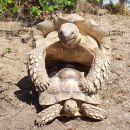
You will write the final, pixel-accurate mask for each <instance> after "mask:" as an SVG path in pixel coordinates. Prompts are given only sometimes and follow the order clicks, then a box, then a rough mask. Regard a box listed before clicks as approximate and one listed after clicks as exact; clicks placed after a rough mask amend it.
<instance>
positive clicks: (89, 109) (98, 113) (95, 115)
mask: <svg viewBox="0 0 130 130" xmlns="http://www.w3.org/2000/svg"><path fill="white" fill-rule="evenodd" d="M82 110H83V113H84V115H85V116H87V117H89V118H91V119H94V120H98V121H101V120H103V119H106V118H107V116H108V114H107V112H106V111H105V110H104V109H102V108H99V107H97V106H93V105H90V104H86V103H84V104H83V105H82Z"/></svg>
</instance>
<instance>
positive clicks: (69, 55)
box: [28, 14, 111, 94]
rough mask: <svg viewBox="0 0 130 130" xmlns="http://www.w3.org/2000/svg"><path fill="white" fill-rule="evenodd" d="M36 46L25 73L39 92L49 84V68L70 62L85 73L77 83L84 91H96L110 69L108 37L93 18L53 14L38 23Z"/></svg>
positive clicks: (34, 36)
mask: <svg viewBox="0 0 130 130" xmlns="http://www.w3.org/2000/svg"><path fill="white" fill-rule="evenodd" d="M37 28H38V30H34V34H33V38H34V42H33V45H35V48H34V49H33V50H31V52H30V53H29V54H28V72H29V75H30V76H31V78H32V81H33V82H34V84H35V86H36V88H37V89H38V91H39V92H43V91H44V90H46V89H47V87H49V86H51V82H50V81H51V78H50V77H49V74H48V72H49V70H50V69H51V68H53V66H56V65H57V66H59V69H61V66H64V64H66V63H67V64H68V63H70V64H73V65H74V66H75V67H77V68H76V69H78V70H80V71H84V72H85V76H84V77H85V78H82V79H81V81H80V83H79V85H82V87H83V88H84V92H86V93H89V94H92V93H93V94H94V93H97V91H98V90H99V89H100V88H101V86H102V83H103V82H104V81H105V79H107V77H108V74H109V72H110V71H109V70H110V54H111V53H110V52H111V46H110V43H111V42H110V38H109V35H108V32H107V31H106V30H104V29H102V28H101V27H99V26H98V25H97V24H96V23H95V22H94V21H89V20H88V19H84V18H83V17H81V16H79V15H78V14H70V15H68V16H66V17H64V18H60V17H58V18H57V17H56V18H55V17H54V20H53V21H45V22H42V23H39V24H38V25H37Z"/></svg>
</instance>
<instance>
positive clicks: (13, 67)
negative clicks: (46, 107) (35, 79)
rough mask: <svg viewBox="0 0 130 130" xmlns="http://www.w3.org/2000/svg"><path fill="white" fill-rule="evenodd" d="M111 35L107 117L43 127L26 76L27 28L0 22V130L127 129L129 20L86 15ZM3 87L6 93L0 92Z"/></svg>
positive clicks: (61, 120)
mask: <svg viewBox="0 0 130 130" xmlns="http://www.w3.org/2000/svg"><path fill="white" fill-rule="evenodd" d="M85 17H86V18H92V19H94V20H95V21H97V22H98V23H99V24H100V25H102V26H103V27H104V28H106V29H107V30H108V31H110V32H111V41H112V70H111V74H110V77H109V81H108V82H107V84H106V85H105V87H104V88H103V90H102V91H101V97H102V99H103V104H104V107H105V108H106V109H107V110H108V114H109V117H108V119H105V120H103V121H101V122H94V121H91V120H89V119H86V120H85V119H81V118H71V119H68V118H59V119H56V120H54V121H53V122H51V123H50V124H48V125H46V126H44V127H43V128H37V127H36V126H34V120H35V119H36V116H37V112H39V111H40V110H41V108H40V106H39V105H38V98H37V93H36V92H35V91H34V89H33V84H32V83H31V81H30V79H29V78H28V76H27V70H26V55H27V53H28V52H29V50H31V47H30V43H31V40H28V41H27V43H26V41H24V42H22V41H23V40H22V37H21V35H28V34H29V28H28V27H27V26H26V24H25V23H21V22H17V23H15V22H5V21H4V22H0V54H3V53H4V52H5V50H7V48H11V53H10V54H5V55H4V56H3V57H2V56H1V57H0V130H43V129H44V130H50V129H51V130H130V17H128V16H119V15H109V14H107V15H103V16H94V15H87V14H86V15H85ZM3 88H5V90H2V89H3Z"/></svg>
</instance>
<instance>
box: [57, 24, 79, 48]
mask: <svg viewBox="0 0 130 130" xmlns="http://www.w3.org/2000/svg"><path fill="white" fill-rule="evenodd" d="M58 36H59V39H60V41H61V43H62V44H64V45H66V46H69V45H70V46H75V45H77V44H78V43H80V40H81V39H80V38H79V29H78V27H77V26H76V25H75V24H73V23H64V24H62V25H61V27H60V29H59V32H58ZM70 46H69V47H70Z"/></svg>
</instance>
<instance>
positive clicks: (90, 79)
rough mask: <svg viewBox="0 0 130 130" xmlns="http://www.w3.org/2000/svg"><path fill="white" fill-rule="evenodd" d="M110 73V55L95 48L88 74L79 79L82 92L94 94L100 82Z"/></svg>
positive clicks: (99, 87) (100, 84)
mask: <svg viewBox="0 0 130 130" xmlns="http://www.w3.org/2000/svg"><path fill="white" fill-rule="evenodd" d="M109 73H110V57H109V56H106V55H104V54H103V53H102V52H101V51H99V50H97V52H96V53H95V57H94V61H93V63H92V66H91V68H90V71H89V73H88V75H87V76H86V77H85V78H83V79H82V80H81V81H80V84H79V87H80V88H81V90H82V91H83V92H84V93H87V94H94V93H97V92H98V90H99V89H101V86H102V83H103V82H104V81H105V80H106V79H107V78H108V75H109Z"/></svg>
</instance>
